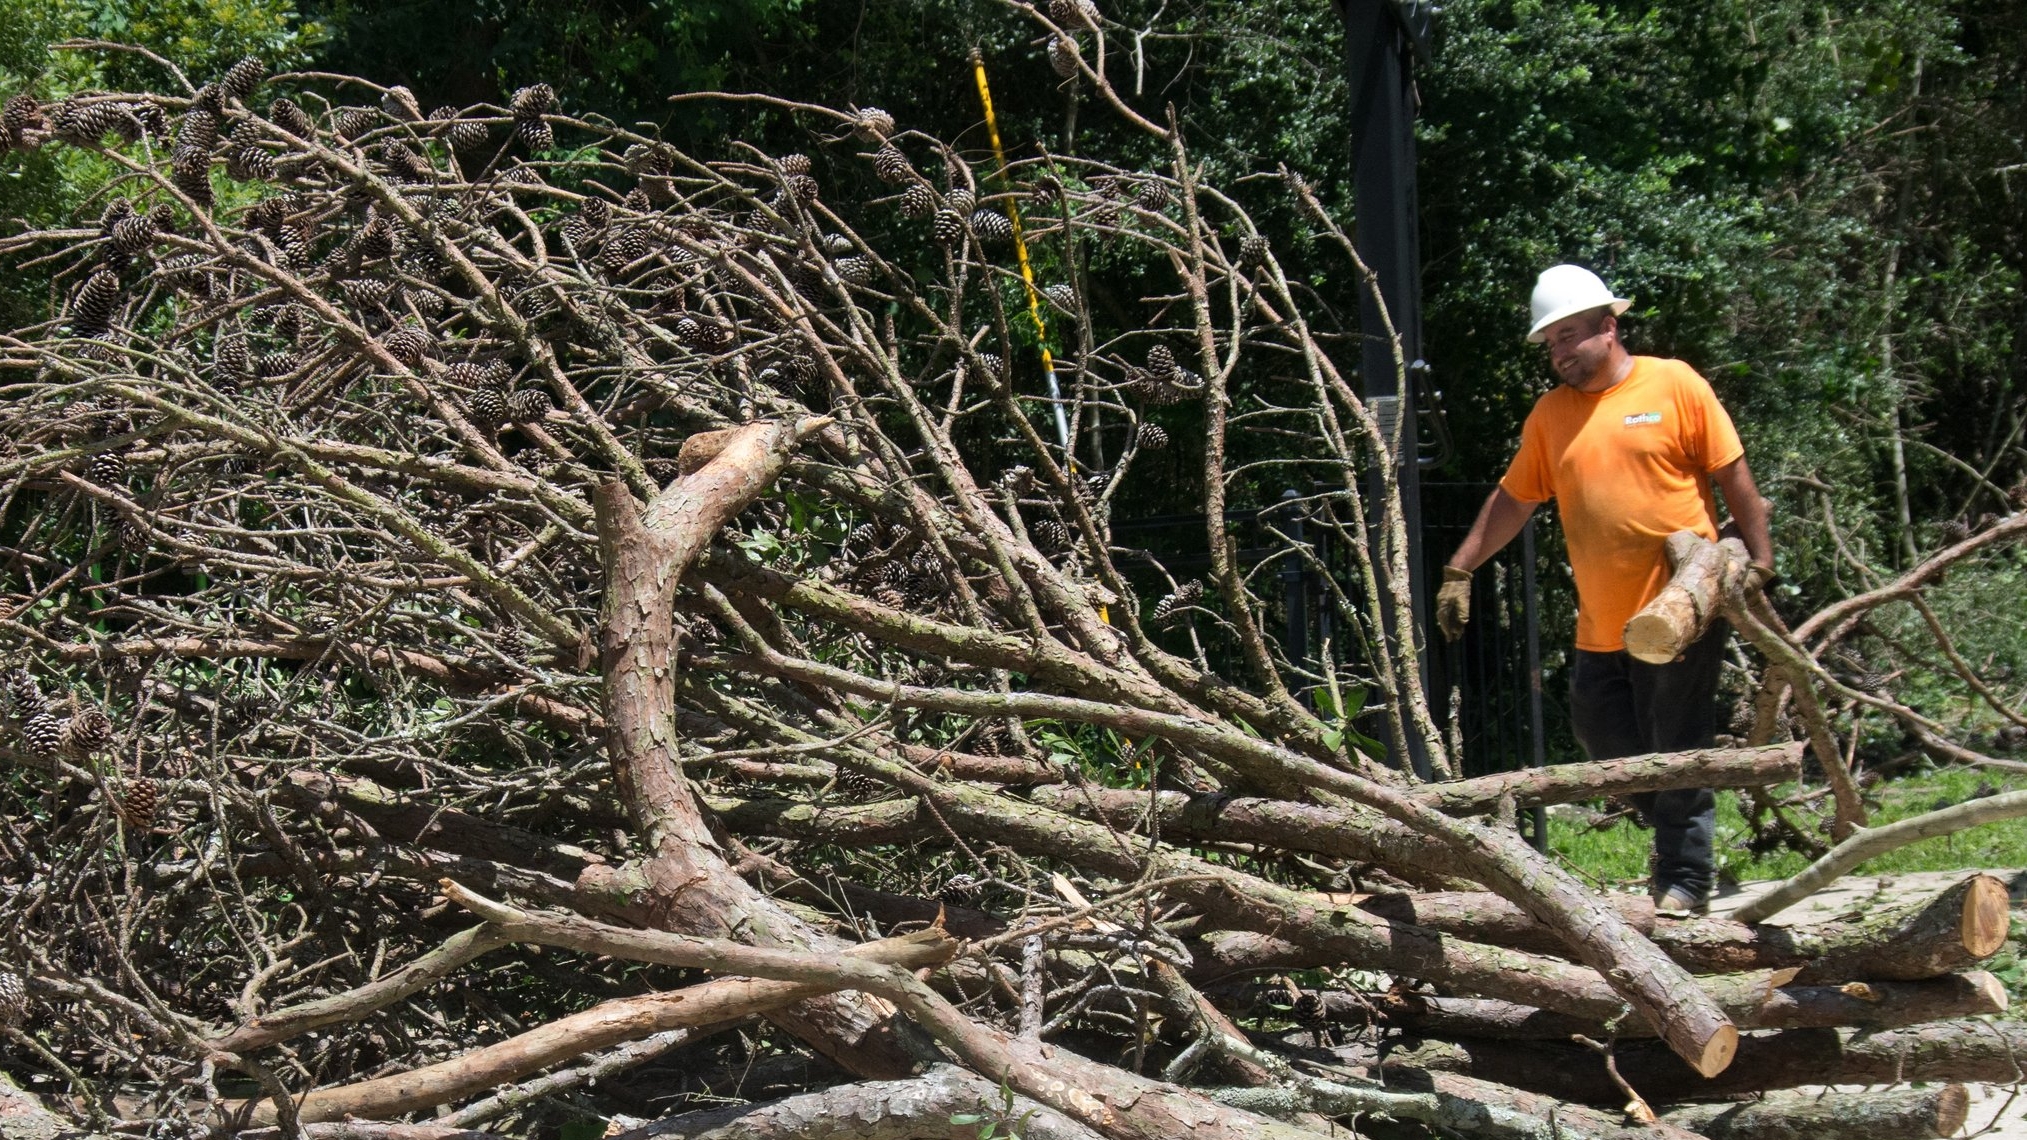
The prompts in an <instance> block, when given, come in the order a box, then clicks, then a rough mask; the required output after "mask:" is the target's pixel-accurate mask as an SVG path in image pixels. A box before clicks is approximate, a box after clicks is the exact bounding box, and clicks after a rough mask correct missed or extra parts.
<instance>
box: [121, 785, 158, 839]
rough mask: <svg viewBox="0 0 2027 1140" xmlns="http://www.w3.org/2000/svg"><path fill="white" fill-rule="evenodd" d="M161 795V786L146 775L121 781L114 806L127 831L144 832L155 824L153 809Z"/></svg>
mask: <svg viewBox="0 0 2027 1140" xmlns="http://www.w3.org/2000/svg"><path fill="white" fill-rule="evenodd" d="M161 796H162V789H161V786H160V785H159V784H157V783H155V781H153V780H151V779H149V778H148V777H146V776H139V777H136V778H134V779H131V780H125V781H122V782H121V784H120V790H119V793H118V795H117V797H116V798H115V799H114V801H113V804H114V807H115V808H116V809H117V810H118V811H119V813H120V822H122V823H124V824H126V825H127V830H128V831H137V832H145V831H147V830H148V829H149V828H151V827H153V826H155V809H156V807H157V806H158V805H159V803H160V801H161Z"/></svg>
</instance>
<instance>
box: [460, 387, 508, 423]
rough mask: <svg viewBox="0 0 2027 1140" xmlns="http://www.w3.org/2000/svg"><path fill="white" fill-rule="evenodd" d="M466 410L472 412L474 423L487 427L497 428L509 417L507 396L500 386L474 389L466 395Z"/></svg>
mask: <svg viewBox="0 0 2027 1140" xmlns="http://www.w3.org/2000/svg"><path fill="white" fill-rule="evenodd" d="M465 410H466V411H467V412H469V413H470V414H471V417H472V422H473V423H476V424H478V425H479V426H480V427H482V428H486V429H491V428H496V427H498V426H500V425H501V424H503V423H506V422H507V420H508V418H509V415H508V409H507V397H506V396H504V395H502V394H501V393H500V390H499V389H498V388H478V389H474V390H473V392H472V394H471V395H469V396H467V397H465Z"/></svg>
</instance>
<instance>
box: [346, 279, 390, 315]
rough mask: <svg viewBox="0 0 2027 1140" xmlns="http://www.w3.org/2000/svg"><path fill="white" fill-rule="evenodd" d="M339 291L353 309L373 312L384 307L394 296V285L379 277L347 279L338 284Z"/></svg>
mask: <svg viewBox="0 0 2027 1140" xmlns="http://www.w3.org/2000/svg"><path fill="white" fill-rule="evenodd" d="M338 291H339V292H340V293H343V294H344V295H345V300H346V302H347V303H349V304H350V305H352V307H353V308H357V309H365V310H368V311H371V310H374V309H379V308H382V307H384V306H385V305H386V304H387V302H388V300H389V299H390V298H392V297H393V296H394V283H393V282H391V281H382V280H380V279H379V278H377V277H347V278H345V279H344V280H343V281H340V282H338Z"/></svg>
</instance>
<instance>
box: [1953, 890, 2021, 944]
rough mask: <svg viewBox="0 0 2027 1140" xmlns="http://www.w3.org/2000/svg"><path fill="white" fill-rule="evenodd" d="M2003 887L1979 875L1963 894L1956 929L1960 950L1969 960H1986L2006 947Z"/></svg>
mask: <svg viewBox="0 0 2027 1140" xmlns="http://www.w3.org/2000/svg"><path fill="white" fill-rule="evenodd" d="M2008 901H2009V900H2008V898H2007V895H2006V885H2005V884H2004V883H2001V882H2000V881H1999V880H1997V879H1995V878H1993V877H1992V876H1990V875H1979V876H1978V877H1977V878H1976V879H1973V880H1972V881H1971V888H1970V889H1969V890H1967V891H1965V892H1964V917H1963V922H1962V924H1961V926H1959V927H1958V930H1959V932H1960V933H1961V935H1962V937H1963V941H1964V949H1965V950H1966V951H1968V952H1969V953H1970V955H1971V956H1972V957H1973V958H1978V959H1983V958H1989V957H1991V956H1992V955H1994V954H1997V953H1998V952H1999V948H2000V947H2002V946H2004V945H2005V944H2006V917H2007V916H2006V905H2007V903H2008Z"/></svg>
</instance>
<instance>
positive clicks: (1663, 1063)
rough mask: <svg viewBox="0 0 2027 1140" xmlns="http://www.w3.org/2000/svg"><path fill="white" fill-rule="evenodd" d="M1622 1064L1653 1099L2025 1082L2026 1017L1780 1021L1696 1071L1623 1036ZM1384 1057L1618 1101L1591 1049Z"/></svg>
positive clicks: (1434, 1050) (1449, 1047)
mask: <svg viewBox="0 0 2027 1140" xmlns="http://www.w3.org/2000/svg"><path fill="white" fill-rule="evenodd" d="M1614 1056H1615V1058H1616V1060H1617V1062H1618V1066H1619V1071H1620V1072H1621V1073H1623V1074H1624V1075H1625V1077H1626V1079H1627V1080H1628V1081H1630V1082H1632V1084H1633V1087H1635V1088H1637V1089H1639V1090H1640V1091H1641V1092H1642V1093H1644V1094H1645V1095H1646V1096H1647V1097H1648V1098H1650V1099H1652V1100H1655V1101H1669V1100H1688V1099H1692V1098H1696V1097H1712V1096H1735V1095H1742V1094H1745V1093H1753V1092H1760V1091H1763V1090H1767V1089H1782V1088H1794V1087H1796V1086H1799V1085H1868V1084H1897V1083H1901V1082H1905V1081H1984V1082H1990V1083H1994V1084H2014V1083H2018V1082H2020V1081H2022V1080H2027V1024H2023V1023H2021V1022H2017V1021H2005V1020H2000V1021H1984V1020H1972V1021H1942V1022H1934V1023H1931V1024H1928V1025H1914V1026H1908V1027H1906V1028H1903V1029H1886V1030H1879V1031H1867V1030H1839V1029H1782V1030H1771V1031H1767V1032H1763V1033H1754V1034H1749V1035H1746V1036H1744V1037H1742V1038H1740V1041H1739V1052H1738V1058H1737V1063H1736V1064H1734V1065H1733V1066H1732V1067H1731V1068H1730V1069H1729V1070H1727V1071H1726V1072H1724V1073H1722V1074H1720V1075H1718V1076H1717V1077H1714V1078H1705V1077H1701V1076H1698V1075H1697V1074H1696V1073H1695V1072H1693V1071H1692V1070H1690V1068H1689V1067H1688V1066H1687V1065H1684V1064H1682V1062H1681V1061H1680V1060H1679V1059H1678V1058H1676V1057H1675V1056H1674V1055H1673V1054H1671V1053H1670V1052H1669V1051H1668V1050H1667V1049H1666V1048H1663V1047H1662V1046H1661V1045H1660V1043H1659V1042H1653V1041H1631V1042H1621V1043H1620V1044H1619V1046H1618V1048H1617V1050H1616V1051H1615V1053H1614ZM1385 1064H1386V1065H1389V1066H1393V1065H1401V1066H1406V1067H1408V1068H1416V1069H1423V1068H1440V1069H1445V1070H1447V1071H1451V1072H1461V1073H1466V1074H1468V1075H1470V1076H1474V1077H1477V1078H1479V1079H1482V1080H1490V1081H1497V1082H1499V1083H1501V1084H1509V1085H1515V1086H1518V1087H1521V1088H1527V1089H1533V1090H1535V1091H1537V1092H1542V1093H1546V1094H1548V1095H1550V1096H1555V1097H1561V1098H1563V1099H1566V1100H1577V1101H1583V1102H1586V1103H1589V1104H1614V1103H1617V1100H1616V1098H1617V1096H1618V1088H1617V1086H1615V1085H1614V1084H1613V1083H1612V1082H1611V1081H1610V1080H1608V1079H1607V1078H1606V1076H1605V1071H1604V1066H1603V1065H1602V1064H1600V1063H1599V1062H1598V1060H1597V1058H1596V1057H1595V1056H1594V1055H1592V1054H1591V1053H1590V1052H1589V1051H1588V1050H1585V1049H1581V1048H1578V1047H1577V1046H1574V1045H1563V1044H1559V1043H1556V1042H1550V1041H1495V1040H1490V1039H1486V1038H1459V1039H1457V1040H1454V1041H1434V1040H1425V1041H1423V1042H1421V1043H1419V1044H1418V1045H1416V1046H1414V1047H1412V1048H1408V1049H1403V1050H1396V1051H1394V1052H1393V1053H1390V1054H1389V1055H1388V1056H1387V1058H1386V1061H1385Z"/></svg>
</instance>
